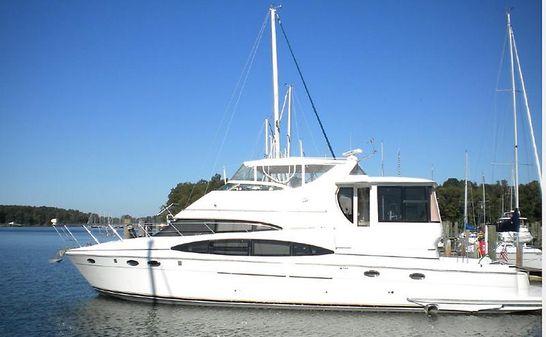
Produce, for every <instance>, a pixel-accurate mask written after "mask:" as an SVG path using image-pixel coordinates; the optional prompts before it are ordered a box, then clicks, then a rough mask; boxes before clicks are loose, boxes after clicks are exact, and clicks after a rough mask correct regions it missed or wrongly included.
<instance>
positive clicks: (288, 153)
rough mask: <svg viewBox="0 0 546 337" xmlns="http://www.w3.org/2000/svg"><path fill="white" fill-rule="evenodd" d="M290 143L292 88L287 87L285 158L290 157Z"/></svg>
mask: <svg viewBox="0 0 546 337" xmlns="http://www.w3.org/2000/svg"><path fill="white" fill-rule="evenodd" d="M291 142H292V86H291V85H289V86H288V125H287V128H286V157H290V144H291Z"/></svg>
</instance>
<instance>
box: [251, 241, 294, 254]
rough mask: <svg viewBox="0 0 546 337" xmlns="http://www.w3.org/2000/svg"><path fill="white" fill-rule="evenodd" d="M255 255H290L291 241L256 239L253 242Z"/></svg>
mask: <svg viewBox="0 0 546 337" xmlns="http://www.w3.org/2000/svg"><path fill="white" fill-rule="evenodd" d="M252 255H254V256H290V242H282V241H265V240H255V241H253V242H252Z"/></svg>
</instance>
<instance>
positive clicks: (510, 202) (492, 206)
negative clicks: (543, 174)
mask: <svg viewBox="0 0 546 337" xmlns="http://www.w3.org/2000/svg"><path fill="white" fill-rule="evenodd" d="M464 185H465V182H464V180H458V179H455V178H449V179H448V180H446V181H445V182H444V183H443V184H442V185H439V186H438V187H437V188H436V195H437V197H438V205H439V208H440V214H441V215H442V220H444V221H445V220H447V221H449V222H451V223H459V224H462V223H463V216H464ZM484 187H485V219H484V211H483V207H484V200H483V189H484ZM467 194H468V202H467V203H468V208H467V209H468V218H469V222H470V223H471V224H478V225H479V224H483V223H488V224H492V223H494V222H495V221H496V220H497V219H498V218H499V217H500V216H501V215H502V214H503V212H505V211H510V210H513V209H514V204H515V196H514V195H515V193H514V191H513V188H512V186H510V185H509V184H508V182H507V181H506V180H501V181H497V182H496V183H495V184H485V186H484V185H482V184H478V183H475V182H470V181H469V182H468V193H467ZM519 205H520V214H521V216H522V217H526V218H527V219H528V220H529V222H536V221H541V220H542V198H541V193H540V185H539V183H538V182H537V181H531V182H529V183H527V184H520V185H519Z"/></svg>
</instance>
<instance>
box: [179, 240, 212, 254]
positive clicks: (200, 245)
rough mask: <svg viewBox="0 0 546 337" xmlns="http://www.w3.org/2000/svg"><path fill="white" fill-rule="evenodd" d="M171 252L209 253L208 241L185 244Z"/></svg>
mask: <svg viewBox="0 0 546 337" xmlns="http://www.w3.org/2000/svg"><path fill="white" fill-rule="evenodd" d="M171 249H172V250H179V251H181V252H190V253H208V252H209V241H197V242H190V243H185V244H183V245H178V246H174V247H172V248H171Z"/></svg>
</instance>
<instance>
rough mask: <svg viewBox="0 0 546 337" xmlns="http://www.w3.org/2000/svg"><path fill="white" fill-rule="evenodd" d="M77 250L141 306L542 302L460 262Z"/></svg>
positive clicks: (488, 270)
mask: <svg viewBox="0 0 546 337" xmlns="http://www.w3.org/2000/svg"><path fill="white" fill-rule="evenodd" d="M75 251H77V250H75ZM75 251H72V252H70V251H69V252H68V253H67V255H68V256H69V257H70V259H71V260H72V262H73V263H74V264H75V266H76V267H77V268H78V270H79V271H80V272H81V274H82V275H83V276H84V277H85V278H86V279H87V281H88V282H89V283H90V284H91V286H93V287H94V288H95V289H96V290H97V291H98V292H99V293H101V294H106V295H110V296H114V297H119V298H124V299H131V300H137V301H151V302H161V303H162V302H167V303H178V304H186V305H206V306H244V307H259V308H289V309H314V310H350V311H398V312H406V311H423V310H424V311H426V312H436V311H437V312H440V313H442V312H472V313H490V312H506V313H509V312H518V311H534V310H540V309H541V303H542V302H541V298H540V297H534V296H530V295H529V282H528V279H527V274H525V273H522V272H517V271H515V270H514V269H513V268H509V267H507V266H499V265H484V266H480V265H479V264H478V263H477V262H471V263H468V262H467V263H463V262H461V261H456V260H455V259H451V260H450V259H443V258H442V259H417V258H416V259H412V258H396V257H370V256H354V255H352V256H351V255H340V254H332V255H331V256H326V257H321V256H313V257H291V258H288V259H291V261H287V260H286V259H287V258H284V259H285V260H283V258H271V257H269V258H261V259H260V258H253V257H231V258H226V257H223V256H222V257H217V256H212V257H207V258H204V257H203V258H201V257H200V258H195V257H194V256H192V255H195V254H191V253H187V254H182V255H184V256H181V257H180V258H172V257H161V256H151V255H150V256H146V255H144V254H142V255H138V254H136V255H133V256H125V257H121V256H120V255H119V254H118V255H114V254H112V255H108V254H104V252H102V253H101V254H89V253H85V254H84V253H81V254H80V253H78V252H75ZM142 253H145V252H144V251H143V252H142ZM147 254H149V252H148V253H147ZM90 260H91V261H93V263H90V262H89V261H90ZM151 261H153V262H151ZM135 262H137V263H138V265H135ZM149 262H151V263H149Z"/></svg>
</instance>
